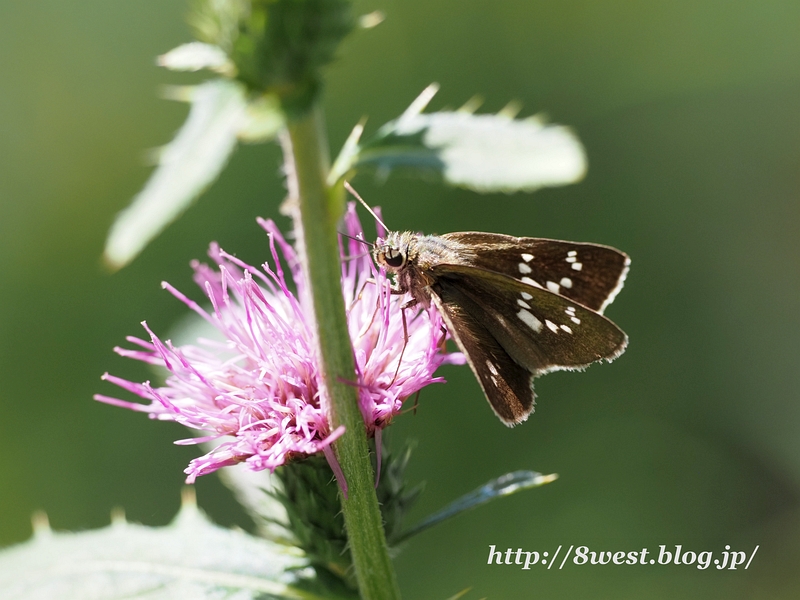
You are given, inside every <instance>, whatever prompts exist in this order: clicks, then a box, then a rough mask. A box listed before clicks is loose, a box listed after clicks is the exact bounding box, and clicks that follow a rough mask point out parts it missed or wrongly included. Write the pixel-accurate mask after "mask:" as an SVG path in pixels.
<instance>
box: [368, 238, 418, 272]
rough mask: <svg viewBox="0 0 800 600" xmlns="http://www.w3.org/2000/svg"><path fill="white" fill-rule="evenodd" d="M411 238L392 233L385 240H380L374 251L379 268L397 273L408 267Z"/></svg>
mask: <svg viewBox="0 0 800 600" xmlns="http://www.w3.org/2000/svg"><path fill="white" fill-rule="evenodd" d="M411 239H412V238H411V236H410V235H409V234H408V233H399V232H396V231H392V232H390V233H389V234H388V235H387V236H386V237H385V238H378V240H377V241H376V242H375V246H374V248H373V250H372V254H373V256H374V257H375V262H376V263H378V266H381V267H385V268H386V270H387V271H391V272H395V273H396V272H397V271H399V270H401V269H402V268H403V267H405V266H406V264H407V263H408V258H409V250H410V242H411Z"/></svg>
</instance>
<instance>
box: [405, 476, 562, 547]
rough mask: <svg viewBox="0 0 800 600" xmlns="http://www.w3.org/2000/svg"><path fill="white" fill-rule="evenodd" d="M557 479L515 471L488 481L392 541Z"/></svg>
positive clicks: (408, 536)
mask: <svg viewBox="0 0 800 600" xmlns="http://www.w3.org/2000/svg"><path fill="white" fill-rule="evenodd" d="M557 478H558V475H555V474H553V475H542V474H541V473H536V472H535V471H513V472H511V473H506V474H505V475H501V476H500V477H497V478H496V479H492V480H491V481H488V482H487V483H485V484H484V485H482V486H481V487H479V488H478V489H476V490H473V491H471V492H469V493H468V494H465V495H463V496H461V497H460V498H458V499H457V500H454V501H453V502H451V503H450V504H448V505H447V506H445V507H444V508H442V509H441V510H439V511H437V512H435V513H433V514H432V515H430V516H428V517H426V518H425V519H423V520H422V521H420V522H419V523H417V524H416V525H414V526H412V527H410V528H409V529H407V530H406V531H404V532H403V533H401V534H400V535H399V536H397V538H396V539H394V540H391V542H392V543H395V544H397V543H400V542H402V541H403V540H407V539H408V538H410V537H412V536H414V535H416V534H418V533H420V532H421V531H425V530H426V529H428V528H430V527H433V526H434V525H437V524H438V523H441V522H442V521H446V520H447V519H449V518H451V517H455V516H456V515H459V514H461V513H462V512H464V511H467V510H470V509H472V508H475V507H477V506H480V505H482V504H486V503H487V502H491V501H492V500H496V499H497V498H502V497H503V496H509V495H511V494H515V493H516V492H520V491H522V490H527V489H529V488H534V487H539V486H540V485H544V484H546V483H550V482H552V481H555V480H556V479H557Z"/></svg>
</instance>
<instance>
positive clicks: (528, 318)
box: [517, 308, 542, 333]
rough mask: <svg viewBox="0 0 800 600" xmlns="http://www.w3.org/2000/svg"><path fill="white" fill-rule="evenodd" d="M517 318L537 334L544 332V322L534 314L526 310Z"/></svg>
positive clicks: (520, 312)
mask: <svg viewBox="0 0 800 600" xmlns="http://www.w3.org/2000/svg"><path fill="white" fill-rule="evenodd" d="M517 316H518V317H519V318H520V319H521V320H522V322H523V323H525V325H527V326H528V327H530V328H531V329H533V330H534V331H535V332H536V333H539V332H540V331H541V330H542V322H541V321H540V320H539V319H537V318H536V317H534V316H533V313H532V312H530V311H528V310H525V309H524V308H523V309H522V310H521V311H519V312H518V313H517Z"/></svg>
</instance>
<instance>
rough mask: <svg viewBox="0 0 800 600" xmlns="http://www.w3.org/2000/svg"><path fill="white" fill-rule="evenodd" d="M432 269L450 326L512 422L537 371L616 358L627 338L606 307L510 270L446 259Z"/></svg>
mask: <svg viewBox="0 0 800 600" xmlns="http://www.w3.org/2000/svg"><path fill="white" fill-rule="evenodd" d="M432 274H433V275H434V276H435V280H436V282H435V283H434V285H433V286H432V288H431V289H432V292H433V293H434V294H435V296H436V297H437V298H438V302H437V304H438V305H439V307H440V309H441V311H442V312H443V313H444V315H445V318H446V320H447V321H448V326H449V329H450V331H451V333H454V337H455V338H456V342H457V343H458V345H459V346H460V347H461V349H462V350H463V351H464V353H465V354H467V356H468V358H469V362H470V366H471V367H472V370H473V371H474V372H475V374H476V375H477V376H478V379H479V380H480V382H481V386H482V387H483V390H484V392H485V394H486V396H487V398H488V399H489V402H490V404H491V405H492V407H493V408H494V411H495V412H496V413H497V414H498V416H499V417H500V418H501V419H503V420H504V421H505V422H506V423H507V424H511V425H513V424H516V423H519V422H520V421H522V420H524V419H525V418H526V417H527V415H528V414H529V413H530V411H531V410H532V409H533V399H534V395H533V389H532V384H531V379H532V378H533V377H536V376H538V375H542V374H544V373H547V372H549V371H554V370H559V369H581V368H584V367H586V366H588V365H589V364H591V363H593V362H595V361H598V360H602V359H606V360H613V359H614V358H616V357H617V356H619V354H621V353H622V352H623V350H624V349H625V346H626V344H627V337H626V336H625V334H624V333H623V332H622V330H620V329H619V328H618V327H617V326H616V325H614V323H612V322H611V321H609V320H608V319H606V318H605V317H603V316H602V315H600V314H598V313H596V312H594V311H592V310H589V309H587V308H586V307H584V306H582V305H581V304H578V303H577V302H573V301H571V300H569V299H567V298H565V297H563V296H560V295H558V294H555V293H553V292H549V291H547V290H544V289H541V288H537V287H535V286H531V285H528V284H525V283H523V282H521V281H519V280H517V279H514V278H512V277H508V276H505V275H502V274H500V273H496V272H493V271H487V270H485V269H480V268H476V267H469V266H463V265H447V264H443V265H438V266H437V267H435V268H434V269H432ZM464 331H467V332H468V334H466V335H465V334H464V333H463V332H464Z"/></svg>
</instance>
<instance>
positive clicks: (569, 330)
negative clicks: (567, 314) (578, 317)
mask: <svg viewBox="0 0 800 600" xmlns="http://www.w3.org/2000/svg"><path fill="white" fill-rule="evenodd" d="M560 327H561V329H562V330H564V331H566V332H567V333H572V329H570V328H569V327H567V326H566V325H561V326H560Z"/></svg>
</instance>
